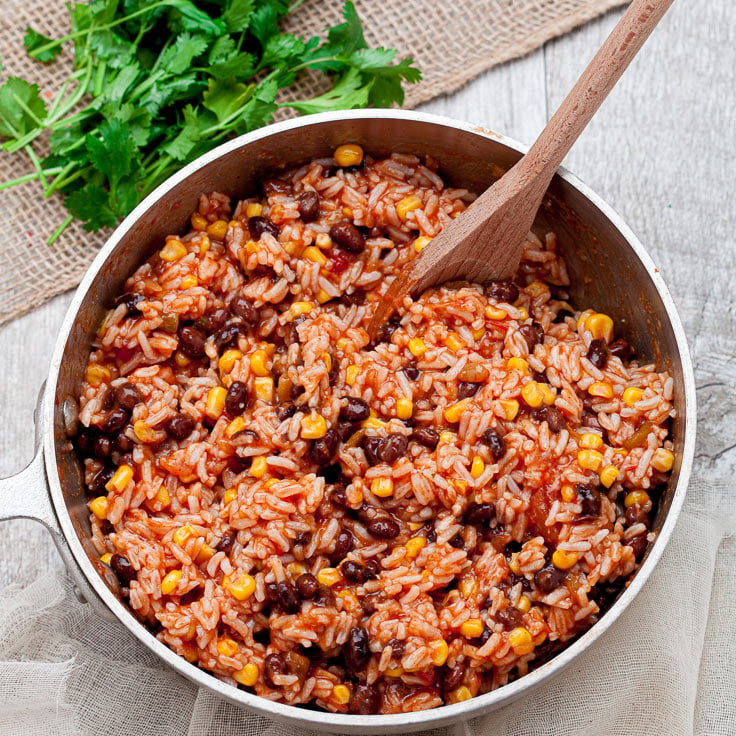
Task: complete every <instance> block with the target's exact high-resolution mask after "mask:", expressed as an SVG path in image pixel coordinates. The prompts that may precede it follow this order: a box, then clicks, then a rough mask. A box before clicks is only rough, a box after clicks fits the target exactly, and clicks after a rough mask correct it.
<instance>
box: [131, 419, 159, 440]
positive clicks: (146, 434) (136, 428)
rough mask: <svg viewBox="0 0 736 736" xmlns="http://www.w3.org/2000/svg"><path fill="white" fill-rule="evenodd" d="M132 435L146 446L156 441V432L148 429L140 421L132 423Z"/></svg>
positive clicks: (150, 428)
mask: <svg viewBox="0 0 736 736" xmlns="http://www.w3.org/2000/svg"><path fill="white" fill-rule="evenodd" d="M133 434H135V436H136V437H137V438H138V439H139V440H140V441H141V442H145V443H146V444H151V443H153V442H155V441H156V440H157V439H158V435H157V434H156V430H155V429H153V427H149V426H148V425H147V424H146V423H145V422H144V421H143V420H142V419H138V420H137V421H136V422H133Z"/></svg>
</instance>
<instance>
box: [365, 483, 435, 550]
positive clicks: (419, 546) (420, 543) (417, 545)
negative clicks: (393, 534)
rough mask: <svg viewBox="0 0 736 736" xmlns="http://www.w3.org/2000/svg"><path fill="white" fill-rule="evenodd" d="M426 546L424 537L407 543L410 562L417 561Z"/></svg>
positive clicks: (412, 539) (414, 538)
mask: <svg viewBox="0 0 736 736" xmlns="http://www.w3.org/2000/svg"><path fill="white" fill-rule="evenodd" d="M373 495H375V494H373ZM426 545H427V540H426V539H425V538H424V537H412V538H411V539H410V540H408V541H407V543H406V545H404V546H405V547H406V556H407V557H408V558H409V559H410V560H413V559H415V558H416V557H417V555H419V553H420V552H421V551H422V550H423V549H424V547H425V546H426Z"/></svg>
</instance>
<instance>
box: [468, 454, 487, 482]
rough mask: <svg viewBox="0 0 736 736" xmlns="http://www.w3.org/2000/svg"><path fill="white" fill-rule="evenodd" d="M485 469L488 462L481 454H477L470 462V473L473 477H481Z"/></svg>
mask: <svg viewBox="0 0 736 736" xmlns="http://www.w3.org/2000/svg"><path fill="white" fill-rule="evenodd" d="M485 469H486V464H485V463H484V462H483V458H482V457H481V456H480V455H476V456H475V457H474V458H473V462H472V463H471V464H470V475H471V476H472V477H473V479H477V478H480V476H481V475H482V474H483V471H484V470H485Z"/></svg>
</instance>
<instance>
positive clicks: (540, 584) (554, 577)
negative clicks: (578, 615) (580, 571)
mask: <svg viewBox="0 0 736 736" xmlns="http://www.w3.org/2000/svg"><path fill="white" fill-rule="evenodd" d="M564 577H565V573H564V572H563V571H562V570H558V569H557V568H556V567H554V566H553V565H547V566H546V567H543V568H542V569H541V570H540V571H539V572H538V573H536V574H535V575H534V583H535V585H536V586H537V588H539V590H541V591H542V593H551V592H552V591H553V590H554V589H555V588H557V587H558V586H559V584H560V583H561V582H562V580H563V578H564Z"/></svg>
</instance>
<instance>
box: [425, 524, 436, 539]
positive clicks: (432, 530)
mask: <svg viewBox="0 0 736 736" xmlns="http://www.w3.org/2000/svg"><path fill="white" fill-rule="evenodd" d="M428 523H429V529H428V530H427V543H428V544H434V543H435V542H436V541H437V530H436V529H435V528H434V526H433V524H432V522H428Z"/></svg>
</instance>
